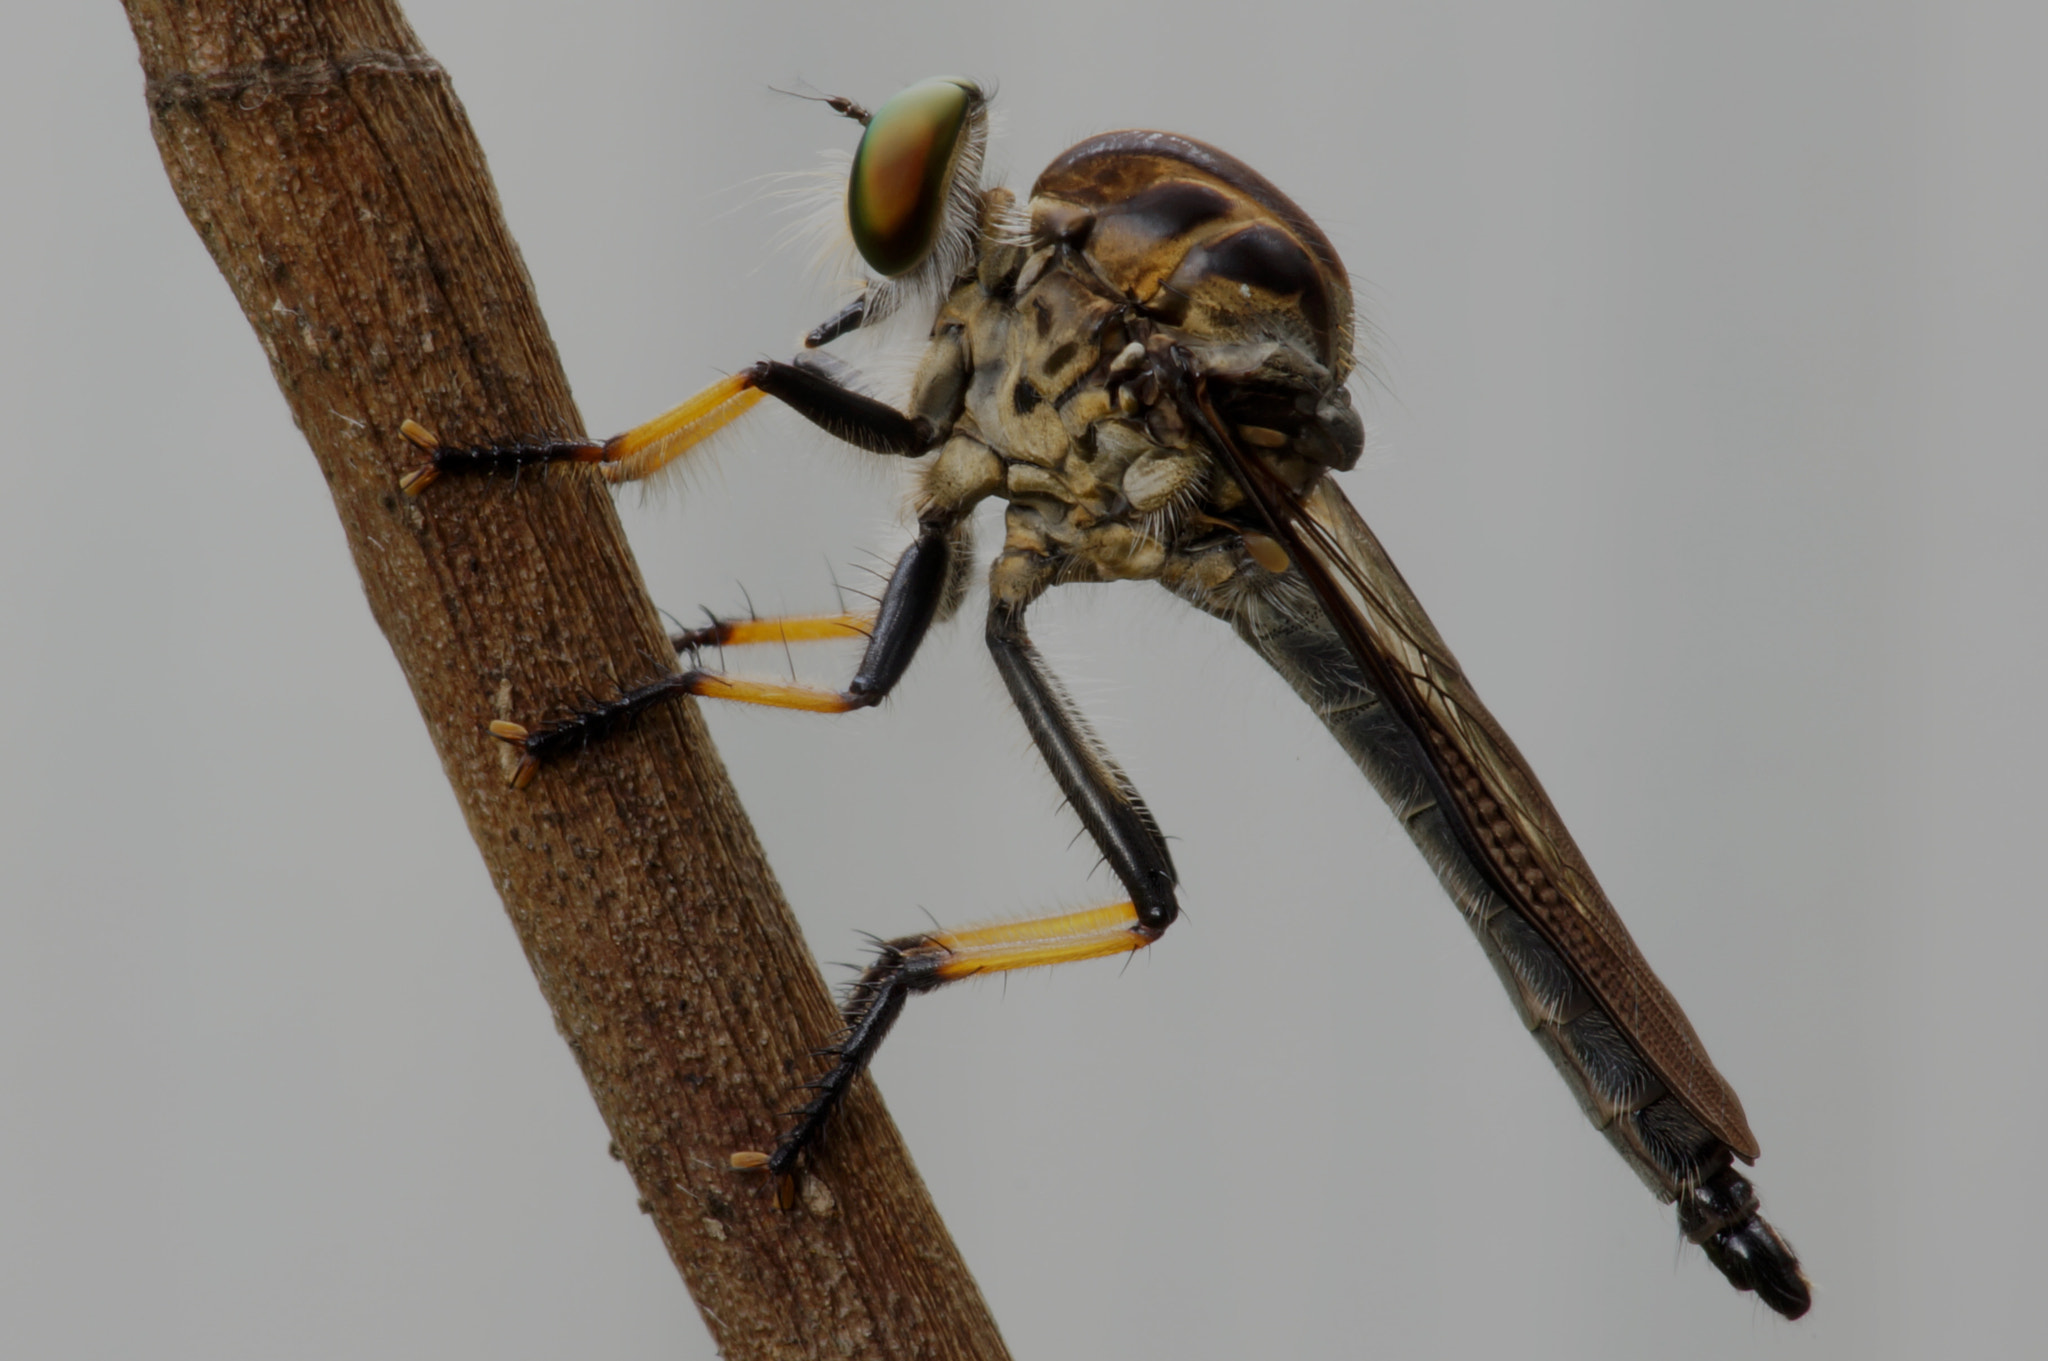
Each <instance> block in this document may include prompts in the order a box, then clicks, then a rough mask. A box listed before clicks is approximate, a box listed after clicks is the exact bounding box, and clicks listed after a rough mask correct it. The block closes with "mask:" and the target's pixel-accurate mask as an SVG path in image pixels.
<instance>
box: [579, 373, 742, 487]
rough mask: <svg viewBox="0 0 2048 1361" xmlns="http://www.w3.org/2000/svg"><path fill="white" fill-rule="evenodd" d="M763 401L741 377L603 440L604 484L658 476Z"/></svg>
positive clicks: (709, 388)
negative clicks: (621, 433)
mask: <svg viewBox="0 0 2048 1361" xmlns="http://www.w3.org/2000/svg"><path fill="white" fill-rule="evenodd" d="M765 396H767V394H766V393H764V392H762V391H761V390H760V389H758V388H756V387H755V386H754V385H753V380H752V379H750V378H749V377H748V376H747V375H746V374H744V373H736V374H734V375H733V376H732V377H730V378H722V379H720V380H719V381H718V382H716V383H713V384H712V385H711V386H710V387H708V388H705V389H704V390H703V391H702V392H700V393H698V394H697V395H696V396H694V397H692V398H691V399H690V400H689V401H687V402H684V403H683V404H682V405H681V406H679V407H676V408H675V409H674V410H671V411H668V412H666V413H664V414H662V415H660V416H656V417H655V418H654V419H653V420H651V421H648V422H647V423H646V424H644V425H636V426H634V427H633V428H632V429H631V430H628V431H627V432H626V433H625V434H623V435H614V436H612V438H610V439H608V440H606V441H605V444H604V456H605V462H604V463H603V464H602V465H601V466H602V468H603V471H604V476H605V480H606V481H607V482H638V481H639V480H640V479H641V478H643V477H647V476H650V475H652V474H654V473H657V472H660V471H661V470H662V469H663V468H665V467H667V466H668V465H669V464H671V463H673V462H675V461H676V460H677V459H678V458H681V457H682V456H683V455H684V454H686V453H688V452H689V451H690V450H691V449H692V448H694V447H695V446H697V445H699V444H702V443H703V442H704V441H705V440H706V439H709V438H710V437H711V436H712V435H714V434H716V433H717V432H718V431H720V430H723V429H724V428H725V427H726V426H728V425H731V424H732V423H733V422H734V421H736V420H738V419H739V418H740V417H741V416H743V415H745V414H746V413H747V412H749V411H751V410H753V409H754V406H755V405H756V404H757V403H758V402H759V401H760V400H761V399H762V398H763V397H765Z"/></svg>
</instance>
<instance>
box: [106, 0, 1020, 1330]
mask: <svg viewBox="0 0 2048 1361" xmlns="http://www.w3.org/2000/svg"><path fill="white" fill-rule="evenodd" d="M127 9H128V14H129V18H130V22H131V24H132V26H133V28H134V31H135V36H136V40H137V42H138V44H139V46H140V48H141V53H142V66H143V71H144V74H145V76H146V77H147V93H148V100H149V111H150V115H151V120H152V125H153V128H154V131H155V136H156V140H157V145H158V148H159V149H160V150H161V152H162V154H163V160H164V166H165V168H166V170H168V172H169V173H170V178H171V183H172V185H173V186H174V187H175V189H176V191H177V194H178V198H179V201H180V202H181V203H182V204H183V205H184V207H185V211H186V213H187V215H188V216H189V217H190V218H191V221H192V225H193V227H194V228H195V229H197V231H198V232H199V235H200V238H201V239H202V240H203V241H204V242H205V243H206V247H207V249H208V250H209V251H211V252H212V254H213V258H214V261H215V263H217V264H218V265H219V266H220V270H221V273H222V274H223V275H225V276H226V277H227V280H228V283H229V286H230V287H232V288H233V290H234V293H235V296H236V298H237V299H238V300H239V301H240V303H241V305H242V310H243V312H244V314H245V315H247V317H248V319H249V324H250V325H251V326H252V327H254V328H255V331H256V337H257V339H258V341H259V342H260V343H261V344H262V346H263V351H264V353H265V354H266V355H267V356H268V357H269V360H270V365H271V370H272V372H273V374H274V375H275V376H276V379H277V384H278V387H279V388H280V389H281V390H282V391H283V393H284V395H285V397H286V399H287V400H288V401H289V403H290V404H291V410H292V415H293V417H294V419H295V420H297V422H298V425H299V428H300V430H301V431H303V432H304V434H305V436H306V441H307V443H308V444H310V445H311V446H312V450H313V453H314V456H315V457H316V458H317V460H318V461H319V465H320V471H321V474H322V475H323V476H324V477H325V478H326V479H327V482H328V485H329V487H330V488H331V490H332V492H333V495H334V504H335V508H336V510H337V511H338V512H339V513H340V515H341V521H342V524H343V526H344V528H345V529H346V531H347V535H348V543H349V549H350V551H351V553H353V555H354V558H355V563H356V568H357V570H358V571H359V572H360V573H361V575H362V581H363V590H364V593H365V594H366V595H367V596H368V597H369V603H370V608H371V611H372V612H373V613H374V614H375V616H376V619H377V622H378V624H379V625H380V626H381V627H382V628H383V630H384V633H385V636H386V637H387V638H388V639H389V640H390V643H391V648H392V651H393V652H394V653H396V654H397V658H398V662H399V665H400V666H401V667H402V668H403V669H404V672H405V676H406V680H407V682H408V684H410V685H411V687H412V691H413V696H414V698H415V699H416V700H417V701H418V703H419V709H420V714H421V717H423V718H424V719H425V720H426V726H427V731H428V733H429V734H430V735H431V736H432V738H433V741H434V746H435V748H436V750H437V751H438V752H439V753H440V756H441V762H442V766H443V768H444V769H445V771H446V772H447V775H448V781H449V784H450V785H451V786H452V787H453V788H454V791H455V795H456V798H457V800H458V801H459V802H460V804H461V806H462V811H463V816H464V817H465V818H466V819H467V820H468V823H469V829H470V832H471V834H472V835H473V836H474V837H475V839H476V844H477V848H478V849H479V850H480V851H481V852H482V853H483V858H484V862H485V864H486V865H487V866H488V867H489V869H490V873H491V878H492V879H493V881H494V882H495V883H496V884H497V887H498V891H499V893H500V894H501V895H502V896H503V898H504V901H505V909H506V911H507V912H508V913H509V914H510V916H511V919H512V924H513V927H514V929H516V930H517V931H518V933H519V939H520V943H521V944H522V945H523V946H524V947H525V950H526V955H527V958H528V959H529V960H530V961H531V963H532V965H533V970H534V974H535V976H536V977H537V978H538V979H539V981H540V985H541V991H542V992H543V993H544V994H545V995H546V997H547V1001H548V1005H549V1006H550V1007H551V1008H553V1011H554V1015H555V1023H556V1026H557V1028H558V1029H559V1030H560V1031H561V1033H562V1035H563V1036H564V1037H565V1038H566V1039H567V1040H568V1042H569V1046H570V1048H571V1049H572V1050H573V1051H574V1052H575V1054H576V1058H577V1061H578V1062H579V1063H580V1064H581V1065H582V1069H583V1073H584V1076H585V1077H586V1078H587V1079H588V1081H589V1083H590V1090H591V1093H592V1095H593V1096H595V1098H596V1100H597V1104H598V1108H599V1110H600V1111H602V1113H603V1115H604V1119H605V1123H606V1124H607V1125H608V1126H609V1127H610V1129H611V1132H612V1136H613V1138H614V1140H615V1141H616V1144H617V1149H618V1152H619V1153H620V1155H621V1156H622V1157H623V1158H624V1160H625V1162H626V1165H627V1166H628V1167H629V1168H630V1169H631V1171H632V1174H633V1177H634V1180H635V1181H636V1182H637V1183H638V1185H639V1188H640V1192H641V1195H642V1196H643V1197H644V1205H645V1207H646V1208H647V1209H648V1210H649V1212H650V1213H651V1214H652V1215H653V1216H654V1219H655V1222H656V1224H657V1225H658V1226H659V1228H660V1231H661V1236H662V1240H663V1241H664V1242H665V1243H666V1244H667V1245H668V1250H669V1254H670V1256H671V1257H673V1258H674V1260H675V1263H676V1265H677V1267H678V1268H679V1269H680V1270H681V1272H682V1274H683V1277H684V1279H685V1280H686V1281H687V1283H688V1285H689V1288H690V1291H691V1293H692V1295H694V1296H695V1298H696V1300H697V1304H698V1307H699V1309H700V1310H701V1312H702V1313H703V1315H704V1319H705V1322H706V1324H707V1325H708V1326H709V1327H710V1329H711V1331H712V1334H713V1336H714V1337H715V1338H716V1340H717V1342H718V1345H719V1347H720V1348H721V1349H722V1350H723V1352H724V1354H725V1355H726V1356H729V1357H735V1358H756V1357H817V1356H828V1355H829V1356H832V1357H835V1358H839V1357H883V1356H889V1357H909V1356H917V1357H1001V1356H1003V1355H1005V1352H1004V1349H1003V1345H1002V1342H1001V1339H1000V1338H999V1337H998V1335H997V1333H996V1329H995V1326H994V1324H993V1322H992V1321H991V1320H990V1319H989V1317H988V1313H987V1307H986V1305H985V1304H984V1303H983V1301H982V1298H981V1295H980V1292H979V1291H978V1290H977V1288H976V1287H975V1284H974V1282H973V1279H972V1278H971V1277H970V1276H969V1275H968V1274H967V1271H966V1268H965V1267H964V1266H963V1265H962V1263H961V1261H960V1258H959V1255H958V1253H957V1252H956V1250H955V1249H954V1246H953V1243H952V1240H951V1239H950V1237H949V1236H948V1235H947V1233H946V1230H945V1227H944V1225H943V1224H942V1223H941V1222H940V1221H939V1219H938V1216H937V1214H936V1213H935V1212H934V1210H933V1208H932V1205H931V1202H930V1200H929V1198H928V1197H927V1195H926V1193H925V1190H924V1187H923V1184H922V1183H921V1182H920V1181H919V1180H918V1177H917V1174H916V1172H915V1170H914V1169H913V1168H912V1167H911V1165H910V1161H909V1158H908V1156H907V1155H906V1153H905V1151H904V1149H903V1146H902V1142H901V1140H900V1139H899V1137H898V1135H897V1133H896V1130H895V1128H894V1126H893V1125H892V1124H891V1123H890V1122H889V1119H888V1116H887V1115H886V1113H885V1112H884V1111H883V1110H882V1106H881V1103H880V1101H879V1100H878V1099H877V1098H876V1096H875V1095H874V1093H873V1091H872V1089H871V1088H869V1087H868V1086H867V1084H866V1083H865V1082H863V1083H862V1084H861V1085H860V1087H859V1088H857V1090H856V1093H855V1096H854V1098H853V1099H852V1100H851V1101H850V1102H849V1103H848V1106H847V1108H846V1111H845V1114H844V1116H843V1122H842V1124H841V1125H840V1127H839V1130H838V1137H837V1138H836V1139H835V1140H834V1141H833V1143H832V1146H831V1148H830V1149H829V1150H827V1152H826V1154H825V1156H824V1157H823V1158H822V1159H821V1160H820V1164H819V1166H818V1169H817V1172H816V1174H815V1175H814V1178H813V1181H812V1184H811V1186H810V1188H809V1190H808V1192H807V1195H806V1198H805V1204H804V1206H803V1207H802V1208H800V1209H799V1210H797V1211H795V1212H794V1213H787V1214H785V1213H781V1212H778V1211H777V1210H776V1209H775V1208H774V1206H773V1203H772V1200H773V1198H772V1196H770V1195H768V1194H767V1193H766V1192H767V1188H766V1186H765V1183H764V1182H762V1181H760V1180H757V1179H755V1178H752V1177H748V1176H746V1175H744V1174H739V1173H735V1172H732V1171H730V1170H728V1169H727V1166H726V1158H727V1156H728V1154H729V1153H730V1152H731V1151H733V1150H735V1149H743V1148H764V1147H767V1146H768V1145H769V1144H770V1143H771V1142H772V1140H773V1139H774V1138H775V1136H776V1134H777V1132H778V1130H777V1125H778V1120H779V1117H778V1115H777V1114H776V1113H777V1112H779V1111H781V1110H783V1109H785V1108H787V1107H788V1106H790V1105H791V1104H792V1098H791V1090H792V1087H793V1085H794V1084H795V1083H796V1082H798V1081H801V1080H802V1079H803V1078H805V1077H807V1076H809V1075H810V1074H811V1070H812V1068H813V1066H814V1062H815V1061H814V1060H812V1059H811V1058H810V1057H809V1050H810V1048H811V1047H812V1046H813V1045H815V1044H816V1043H817V1042H818V1041H819V1040H820V1039H821V1038H822V1037H824V1036H825V1035H827V1034H828V1033H830V1031H831V1030H832V1029H833V1028H834V1026H835V1025H836V1023H837V1018H836V1014H835V1012H834V1010H833V1008H832V1005H831V1000H830V997H829V995H828V993H827V991H826V988H825V985H824V983H823V981H822V979H821V978H820V977H819V974H818V971H817V968H816V966H815V964H814V963H813V962H812V960H811V958H810V956H809V954H808V953H807V952H806V951H805V949H804V947H803V943H802V939H801V937H800V935H799V934H798V932H797V929H796V926H795V924H794V922H793V921H792V920H791V918H790V916H789V912H788V909H787V907H786V906H785V904H784V903H783V900H782V897H781V894H780V891H779V890H778V888H777V887H776V884H775V880H774V877H773V875H772V874H771V873H770V872H769V869H768V866H767V864H766V862H765V861H764V859H763V858H762V854H761V848H760V846H759V845H758V843H757V842H756V840H755V838H754V834H753V831H752V829H751V828H750V827H749V826H748V824H747V821H746V818H745V815H744V813H743V812H742V811H741V809H740V807H739V805H738V803H737V801H736V800H735V797H734V794H733V791H732V788H731V786H730V784H729V783H728V781H727V779H726V775H725V771H724V768H723V767H722V766H721V765H720V763H719V761H718V757H717V754H716V753H715V752H714V751H713V750H712V748H711V744H710V742H709V740H708V739H707V737H706V735H705V732H704V728H703V725H702V723H701V721H700V719H699V716H698V714H697V712H696V710H695V708H694V707H692V705H691V704H690V703H687V702H686V703H683V704H679V705H674V706H670V707H668V708H667V709H665V710H663V711H662V712H661V713H659V714H657V715H654V716H652V717H650V718H649V719H648V721H646V722H645V723H643V724H642V725H640V727H639V728H638V729H637V730H636V731H635V732H633V733H631V734H629V735H628V736H626V737H625V738H623V739H621V740H618V741H615V742H611V743H608V744H606V745H605V746H604V747H603V748H602V750H601V751H598V752H592V753H587V754H585V755H583V756H580V757H577V758H573V759H571V760H569V761H567V762H565V763H563V764H562V765H560V766H558V767H551V768H550V769H548V770H547V771H546V772H544V773H543V774H542V776H541V778H540V779H539V780H538V781H537V782H536V783H535V784H534V786H533V787H532V788H531V789H529V790H527V791H525V792H514V791H512V790H511V789H509V788H508V787H507V785H506V775H507V771H508V764H507V763H508V760H509V759H510V752H509V749H507V748H503V747H502V746H501V745H500V744H498V743H496V742H494V741H493V740H492V739H491V738H490V737H488V736H487V735H486V732H485V725H486V724H487V723H488V722H489V721H490V720H491V719H493V718H499V717H516V718H519V719H523V720H529V721H530V720H532V719H534V718H535V717H536V716H539V715H543V714H545V713H546V712H547V711H548V710H549V709H550V708H551V707H552V706H554V705H555V704H557V703H558V702H559V701H560V700H562V699H563V697H565V696H573V695H576V694H578V693H579V692H583V691H586V690H590V689H598V690H602V689H603V688H604V687H606V686H618V685H624V684H629V683H632V682H634V681H638V680H641V679H644V678H645V677H647V676H648V675H649V674H650V673H651V672H653V671H654V670H656V669H657V668H658V667H659V666H660V665H662V664H663V662H662V661H661V660H659V659H662V658H665V657H666V655H667V652H666V645H665V642H664V638H663V633H662V629H661V626H660V622H659V620H658V618H657V617H656V614H655V611H654V608H653V606H652V604H651V603H650V602H649V600H648V598H647V593H646V590H645V588H644V587H643V586H642V584H641V581H640V575H639V570H638V568H637V567H636V566H635V564H634V562H633V558H632V555H631V554H630V552H628V550H627V548H626V544H625V541H624V539H623V537H622V535H621V533H620V529H619V524H618V520H617V518H616V517H615V516H614V515H613V513H612V506H611V502H610V500H609V499H608V497H607V494H606V492H605V491H604V490H603V489H602V488H601V487H600V486H599V485H597V484H596V483H594V482H593V481H591V480H590V479H588V478H587V477H575V476H569V475H557V476H550V477H528V478H526V479H524V480H523V481H520V482H517V483H514V482H512V481H510V480H505V479H495V480H488V481H466V480H461V479H455V480H445V481H443V482H442V483H440V484H439V485H437V486H435V487H433V488H432V489H431V490H430V491H429V492H428V493H427V494H426V495H424V496H422V497H421V498H419V499H418V500H411V499H408V498H406V497H404V496H402V495H400V494H399V492H398V490H397V479H398V477H399V475H400V473H402V472H403V471H404V470H405V469H406V468H407V467H409V466H411V465H412V464H414V463H415V462H416V461H417V456H416V455H415V454H414V453H412V452H411V451H410V450H409V447H408V446H407V445H406V444H405V443H404V442H403V441H402V440H401V439H400V438H399V435H398V426H399V422H400V421H402V420H404V419H405V418H407V417H409V416H410V417H416V418H418V419H420V420H421V421H422V422H423V423H424V424H426V425H427V426H429V427H430V428H432V429H434V430H435V431H437V432H438V433H439V434H440V435H441V436H442V437H443V438H444V439H446V440H449V441H451V442H468V441H478V440H484V439H488V438H490V437H493V436H509V435H523V434H538V433H549V434H574V433H577V432H580V430H581V423H580V421H579V420H578V417H577V414H576V410H575V406H574V404H573V402H572V401H571V399H570V396H569V388H568V385H567V383H566V381H565V380H564V378H563V375H562V372H561V366H560V363H559V361H558V359H557V358H556V355H555V351H554V346H553V344H552V342H551V341H550V339H549V336H548V331H547V326H546V324H545V323H544V321H543V320H542V318H541V315H540V312H539V310H538V309H537V307H536V305H535V302H534V297H533V289H532V286H531V283H530V281H529V280H528V278H527V275H526V270H525V266H524V265H523V264H522V262H521V260H520V258H519V253H518V250H517V248H516V247H515V246H514V244H513V242H512V238H511V236H510V234H509V233H508V232H507V231H506V228H505V224H504V222H503V220H502V219H501V216H500V213H499V209H498V202H497V197H496V194H495V193H494V191H493V189H492V187H491V184H490V181H489V178H488V175H487V173H486V170H485V166H484V158H483V153H482V151H481V150H480V149H479V148H478V146H477V144H476V140H475V136H474V134H473V133H472V132H471V130H470V127H469V123H468V120H467V119H466V117H465V116H464V114H463V110H462V106H461V105H460V104H459V103H458V102H457V100H456V98H455V94H454V90H453V88H452V87H451V84H450V82H449V79H448V76H447V74H446V73H445V72H444V71H442V70H441V68H440V67H439V66H438V65H437V64H436V63H435V62H434V61H433V59H432V58H431V57H429V56H428V55H427V54H426V53H424V52H422V51H421V50H420V47H419V43H418V41H417V40H416V39H415V38H414V36H413V33H412V31H411V29H410V28H409V27H408V26H407V24H406V22H405V18H404V16H403V14H401V13H400V11H399V10H398V8H397V6H396V5H395V4H391V3H382V2H381V0H329V2H328V3H321V2H320V0H245V2H244V3H228V2H227V0H211V2H210V3H209V2H205V0H201V2H197V3H195V2H194V0H183V2H182V3H181V2H180V0H128V4H127ZM391 948H393V949H403V948H405V944H404V942H403V941H393V942H392V943H391Z"/></svg>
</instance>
